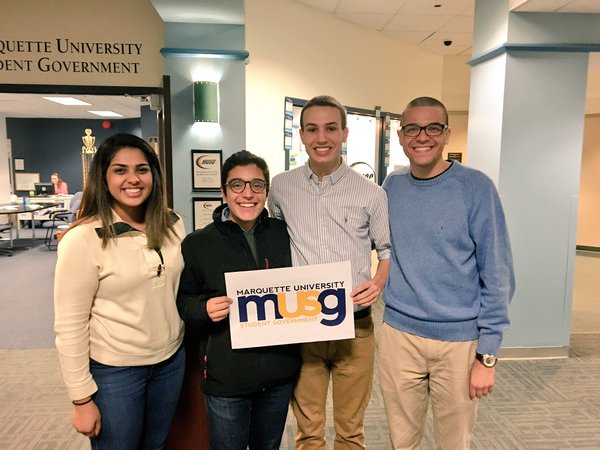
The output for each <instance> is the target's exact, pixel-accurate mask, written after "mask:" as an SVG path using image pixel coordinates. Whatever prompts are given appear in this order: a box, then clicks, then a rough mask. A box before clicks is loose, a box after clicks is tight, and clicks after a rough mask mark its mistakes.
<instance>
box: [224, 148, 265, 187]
mask: <svg viewBox="0 0 600 450" xmlns="http://www.w3.org/2000/svg"><path fill="white" fill-rule="evenodd" d="M252 164H254V165H255V166H256V167H258V168H259V169H260V171H261V172H262V174H263V177H265V181H266V182H267V193H268V192H269V166H267V162H266V161H265V160H264V159H262V158H261V157H260V156H257V155H255V154H254V153H250V152H249V151H248V150H240V151H239V152H236V153H234V154H233V155H231V156H230V157H229V158H227V159H226V160H225V162H224V163H223V167H221V187H222V188H223V190H225V189H226V188H227V186H226V185H225V183H227V177H228V176H229V172H231V171H232V170H233V169H234V168H236V167H238V166H250V165H252Z"/></svg>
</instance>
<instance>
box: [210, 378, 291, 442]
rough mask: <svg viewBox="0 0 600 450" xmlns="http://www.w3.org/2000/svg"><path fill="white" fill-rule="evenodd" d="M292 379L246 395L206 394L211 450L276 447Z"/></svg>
mask: <svg viewBox="0 0 600 450" xmlns="http://www.w3.org/2000/svg"><path fill="white" fill-rule="evenodd" d="M293 388H294V384H293V383H289V384H284V385H283V386H277V387H274V388H271V389H269V390H266V391H264V392H260V393H257V394H254V395H250V396H246V397H233V398H228V397H216V396H214V395H205V398H206V408H207V410H208V420H209V423H210V444H211V446H212V448H213V450H246V448H248V447H249V448H250V450H278V449H279V444H280V443H281V435H282V434H283V430H284V428H285V421H286V418H287V412H288V405H289V401H290V396H291V395H292V389H293Z"/></svg>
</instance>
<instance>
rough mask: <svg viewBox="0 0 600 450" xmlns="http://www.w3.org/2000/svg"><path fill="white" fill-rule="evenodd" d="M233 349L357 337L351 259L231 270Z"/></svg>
mask: <svg viewBox="0 0 600 450" xmlns="http://www.w3.org/2000/svg"><path fill="white" fill-rule="evenodd" d="M225 283H226V286H227V296H228V297H230V298H232V299H233V303H232V304H231V308H230V311H229V326H230V330H231V345H232V347H233V348H248V347H264V346H267V345H280V344H292V343H299V342H316V341H331V340H339V339H349V338H353V337H354V308H353V303H352V299H351V298H350V292H351V291H352V272H351V265H350V262H349V261H344V262H340V263H331V264H319V265H313V266H299V267H290V268H280V269H265V270H252V271H247V272H231V273H226V274H225Z"/></svg>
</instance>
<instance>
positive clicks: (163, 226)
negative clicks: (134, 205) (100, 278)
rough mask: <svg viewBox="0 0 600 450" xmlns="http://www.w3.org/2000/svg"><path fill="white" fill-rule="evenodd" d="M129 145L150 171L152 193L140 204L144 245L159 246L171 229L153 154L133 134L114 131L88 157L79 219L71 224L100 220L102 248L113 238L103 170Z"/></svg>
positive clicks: (150, 149)
mask: <svg viewBox="0 0 600 450" xmlns="http://www.w3.org/2000/svg"><path fill="white" fill-rule="evenodd" d="M126 147H132V148H136V149H138V150H140V151H141V152H142V153H143V154H144V157H145V158H146V161H148V165H149V166H150V170H151V172H152V192H151V193H150V197H148V200H146V202H145V204H144V205H143V206H144V208H145V223H146V236H147V238H148V247H150V248H156V249H158V248H160V247H161V246H162V244H163V243H164V240H165V238H166V237H167V236H168V235H169V233H170V232H173V231H174V230H173V223H174V221H173V216H172V214H171V212H170V210H169V207H168V205H167V197H166V195H165V192H164V181H163V173H162V169H161V167H160V162H159V160H158V157H157V156H156V153H155V152H154V150H153V149H152V147H150V145H149V144H148V143H147V142H146V141H144V140H143V139H142V138H140V137H138V136H134V135H133V134H124V133H123V134H115V135H113V136H111V137H109V138H108V139H106V140H105V141H104V142H103V143H102V144H101V145H100V147H98V151H97V152H96V154H95V155H94V158H93V159H92V163H91V166H90V170H89V176H88V179H87V180H86V184H85V187H84V190H83V198H82V199H81V208H80V209H79V215H78V217H79V219H78V220H77V222H76V223H75V224H74V226H76V225H78V224H80V223H83V222H89V221H91V220H100V221H101V222H102V247H103V248H104V247H106V245H107V244H108V241H109V239H111V238H114V237H115V234H114V230H113V227H112V223H113V211H112V204H113V200H114V199H113V197H112V196H111V194H110V192H109V190H108V184H107V182H106V171H107V170H108V167H109V166H110V162H111V161H112V159H113V158H114V156H115V155H116V154H117V152H118V151H119V150H121V149H123V148H126Z"/></svg>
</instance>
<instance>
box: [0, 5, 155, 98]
mask: <svg viewBox="0 0 600 450" xmlns="http://www.w3.org/2000/svg"><path fill="white" fill-rule="evenodd" d="M1 9H2V14H0V83H8V84H60V85H68V84H73V85H102V86H107V85H108V86H144V87H145V86H150V87H151V86H160V83H161V79H162V75H163V72H164V71H163V57H162V56H161V55H160V49H161V48H162V47H163V23H162V20H161V18H160V16H159V15H158V13H157V12H156V10H155V9H154V7H153V6H152V3H151V2H150V0H128V1H122V0H98V1H94V2H91V1H81V0H60V1H55V0H3V1H2V8H1ZM67 40H68V41H69V42H71V43H75V44H77V46H79V47H81V48H80V50H76V51H69V52H65V53H62V52H61V51H60V50H63V49H65V48H67V47H66V43H67ZM15 41H16V42H17V44H15ZM59 41H60V43H61V45H60V46H59ZM27 42H33V44H28V43H27ZM38 42H39V44H38ZM96 43H100V44H101V45H99V46H96V45H95V44H96ZM103 43H109V44H111V48H110V50H109V51H114V50H115V49H116V48H117V47H114V46H113V44H117V46H118V47H119V48H122V46H121V45H120V44H125V48H124V50H125V54H106V52H105V50H104V46H103V45H102V44H103ZM14 45H19V46H20V48H17V49H14V50H13V48H12V46H14ZM136 46H139V47H136ZM91 62H94V63H96V62H98V63H99V62H102V63H111V64H113V66H112V68H111V69H110V70H111V72H112V73H106V72H105V73H97V72H95V70H96V69H91V68H90V66H89V65H88V66H87V68H88V70H91V71H92V73H90V72H84V71H85V70H86V67H85V64H86V63H87V64H89V63H91ZM52 65H54V66H55V69H49V70H46V68H47V67H48V66H49V67H52ZM123 65H125V66H127V67H128V69H129V70H130V71H131V73H115V71H123V70H124V69H123ZM94 72H95V73H94ZM135 72H137V73H135Z"/></svg>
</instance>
